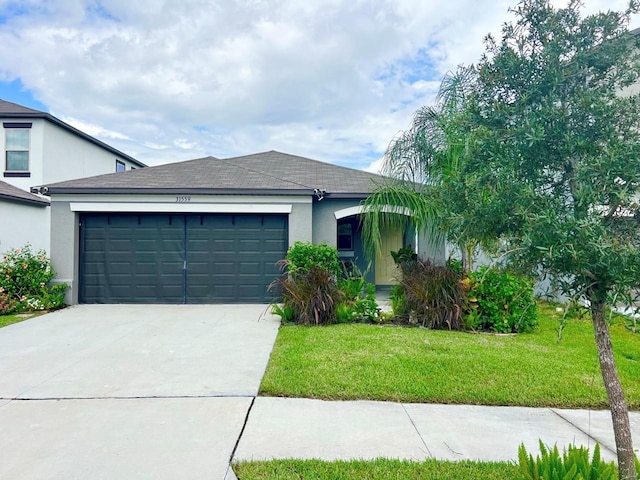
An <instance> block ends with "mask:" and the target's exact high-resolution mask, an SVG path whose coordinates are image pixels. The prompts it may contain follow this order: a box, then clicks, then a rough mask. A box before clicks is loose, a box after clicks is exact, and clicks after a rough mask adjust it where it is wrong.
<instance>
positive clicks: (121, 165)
mask: <svg viewBox="0 0 640 480" xmlns="http://www.w3.org/2000/svg"><path fill="white" fill-rule="evenodd" d="M126 169H127V166H126V165H125V164H124V162H121V161H120V160H116V172H124V171H125V170H126Z"/></svg>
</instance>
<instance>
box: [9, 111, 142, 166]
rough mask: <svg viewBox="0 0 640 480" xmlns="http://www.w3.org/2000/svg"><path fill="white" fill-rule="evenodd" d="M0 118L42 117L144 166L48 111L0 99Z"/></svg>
mask: <svg viewBox="0 0 640 480" xmlns="http://www.w3.org/2000/svg"><path fill="white" fill-rule="evenodd" d="M0 118H43V119H45V120H48V121H50V122H51V123H53V124H55V125H57V126H59V127H61V128H63V129H65V130H67V131H68V132H70V133H72V134H74V135H77V136H78V137H80V138H82V139H84V140H86V141H88V142H90V143H93V144H94V145H97V146H98V147H100V148H104V149H105V150H108V151H110V152H111V153H113V154H114V155H117V156H119V157H121V158H124V159H125V160H128V161H130V162H131V163H133V164H135V165H138V166H139V167H146V165H145V164H144V163H142V162H141V161H139V160H136V159H135V158H133V157H131V156H129V155H127V154H126V153H123V152H121V151H120V150H118V149H116V148H113V147H112V146H111V145H107V144H106V143H104V142H101V141H100V140H98V139H97V138H94V137H92V136H91V135H88V134H86V133H84V132H83V131H81V130H78V129H77V128H75V127H72V126H71V125H69V124H68V123H65V122H63V121H62V120H60V119H59V118H56V117H54V116H53V115H51V114H49V113H46V112H41V111H40V110H34V109H33V108H28V107H24V106H22V105H18V104H17V103H13V102H7V101H6V100H2V99H0Z"/></svg>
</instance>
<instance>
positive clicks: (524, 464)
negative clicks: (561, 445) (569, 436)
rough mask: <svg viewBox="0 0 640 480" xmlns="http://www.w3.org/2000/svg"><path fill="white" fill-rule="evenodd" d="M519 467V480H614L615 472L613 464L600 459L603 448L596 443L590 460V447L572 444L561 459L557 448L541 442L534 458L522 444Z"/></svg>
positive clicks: (519, 453) (519, 452) (519, 449)
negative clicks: (537, 454) (538, 453)
mask: <svg viewBox="0 0 640 480" xmlns="http://www.w3.org/2000/svg"><path fill="white" fill-rule="evenodd" d="M518 464H519V467H520V472H519V473H520V475H519V476H518V477H517V478H518V480H556V479H557V480H611V479H613V478H614V472H615V470H616V468H615V465H614V463H613V462H609V463H607V462H605V461H604V460H602V459H601V458H600V445H598V444H597V443H596V446H595V447H594V449H593V458H592V459H591V460H589V449H588V448H585V447H575V446H573V445H569V447H568V449H567V450H566V451H564V452H563V453H562V456H561V455H560V452H559V451H558V446H557V445H554V446H553V448H552V449H550V448H548V447H546V446H545V445H544V443H542V440H540V456H536V458H535V459H534V458H533V456H532V455H530V454H527V450H526V448H525V447H524V444H521V445H520V448H518Z"/></svg>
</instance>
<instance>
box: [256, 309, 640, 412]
mask: <svg viewBox="0 0 640 480" xmlns="http://www.w3.org/2000/svg"><path fill="white" fill-rule="evenodd" d="M560 318H561V314H560V313H558V312H557V311H556V309H555V307H554V306H553V305H549V304H546V303H541V304H540V306H539V320H540V326H539V328H538V329H537V330H536V331H535V332H533V333H529V334H520V335H513V336H498V335H487V334H473V333H464V332H449V331H433V330H426V329H421V328H404V327H392V326H376V325H362V324H351V325H332V326H329V327H314V328H309V327H299V326H284V327H281V328H280V331H279V333H278V338H277V340H276V344H275V348H274V350H273V352H272V354H271V359H270V361H269V365H268V367H267V371H266V374H265V376H264V378H263V381H262V385H261V388H260V394H261V395H267V396H287V397H307V398H323V399H332V400H333V399H368V400H389V401H402V402H416V403H457V404H477V405H519V406H531V407H565V408H606V407H607V405H608V402H607V397H606V392H605V390H604V386H603V383H602V378H601V375H600V368H599V364H598V359H597V353H596V347H595V341H594V337H593V327H592V324H591V321H590V320H589V318H587V317H585V318H583V319H580V318H576V317H571V318H568V320H567V322H566V325H565V327H564V330H563V335H562V339H561V340H560V341H558V327H559V324H560ZM611 336H612V341H613V345H614V352H615V357H616V363H617V367H618V372H619V375H620V378H621V381H622V384H623V387H624V389H625V394H626V397H627V402H628V403H629V406H630V408H631V409H634V410H638V409H640V381H639V380H638V379H640V335H638V334H633V333H631V332H630V331H629V330H627V329H626V328H625V327H624V324H623V321H622V320H621V319H618V320H616V322H615V323H614V324H613V325H612V326H611Z"/></svg>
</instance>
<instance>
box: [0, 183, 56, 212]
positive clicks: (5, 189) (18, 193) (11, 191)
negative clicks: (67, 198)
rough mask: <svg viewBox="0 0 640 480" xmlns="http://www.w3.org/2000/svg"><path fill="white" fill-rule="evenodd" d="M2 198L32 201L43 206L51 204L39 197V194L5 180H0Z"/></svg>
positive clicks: (14, 200) (0, 196) (25, 201)
mask: <svg viewBox="0 0 640 480" xmlns="http://www.w3.org/2000/svg"><path fill="white" fill-rule="evenodd" d="M0 199H2V200H9V201H12V202H19V203H31V204H36V205H40V206H43V207H45V206H47V205H49V201H48V200H46V199H44V198H41V197H38V196H37V195H33V194H31V193H29V192H25V191H24V190H22V189H20V188H18V187H14V186H13V185H11V184H9V183H7V182H3V181H1V180H0Z"/></svg>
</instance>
